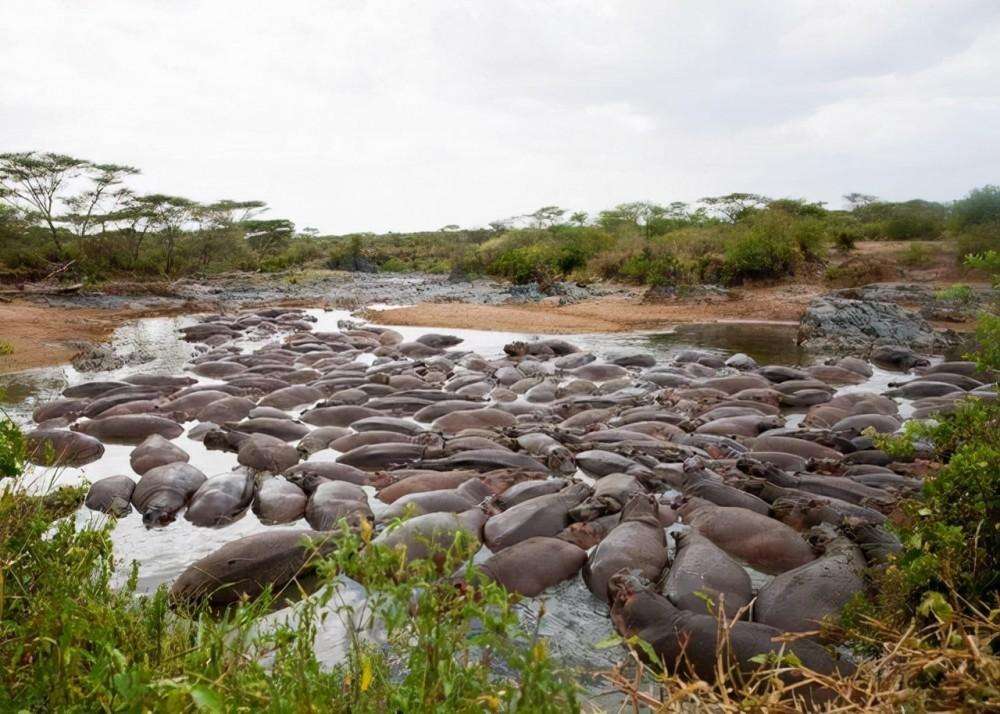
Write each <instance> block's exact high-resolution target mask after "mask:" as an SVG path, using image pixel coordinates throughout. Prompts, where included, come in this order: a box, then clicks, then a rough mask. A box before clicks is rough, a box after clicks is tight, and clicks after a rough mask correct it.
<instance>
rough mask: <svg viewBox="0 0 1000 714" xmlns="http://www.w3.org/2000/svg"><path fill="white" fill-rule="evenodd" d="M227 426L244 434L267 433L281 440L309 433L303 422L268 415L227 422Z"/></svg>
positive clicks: (298, 437)
mask: <svg viewBox="0 0 1000 714" xmlns="http://www.w3.org/2000/svg"><path fill="white" fill-rule="evenodd" d="M228 426H231V427H232V428H233V429H236V430H237V431H241V432H243V433H244V434H267V435H268V436H273V437H275V438H276V439H281V440H282V441H298V440H299V439H301V438H302V437H304V436H305V435H306V434H308V433H309V427H308V426H306V425H305V424H299V423H298V422H295V421H291V420H290V419H272V418H269V417H258V418H254V419H246V420H244V421H241V422H238V423H236V424H229V425H228Z"/></svg>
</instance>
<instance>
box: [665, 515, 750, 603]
mask: <svg viewBox="0 0 1000 714" xmlns="http://www.w3.org/2000/svg"><path fill="white" fill-rule="evenodd" d="M672 536H673V539H674V542H675V543H676V545H677V552H676V553H675V555H674V562H673V563H671V564H670V570H669V571H668V573H667V577H666V580H665V581H664V583H663V594H664V595H665V596H666V598H667V599H668V600H669V601H670V602H672V603H673V604H674V605H676V606H677V607H679V608H681V609H682V610H690V611H691V612H697V613H701V614H706V615H712V616H713V617H715V616H717V615H718V610H719V607H721V608H722V611H723V613H725V616H726V619H727V620H732V619H733V618H735V617H736V616H737V615H739V614H740V613H741V611H742V613H743V618H744V619H745V618H746V616H747V614H748V612H749V608H747V605H749V604H750V601H751V600H752V599H753V586H752V584H751V582H750V576H749V575H748V574H747V571H746V570H744V569H743V567H742V566H741V565H740V564H739V563H737V562H736V561H735V560H733V559H732V558H730V557H729V556H728V555H726V552H725V551H724V550H722V549H721V548H719V547H718V546H717V545H715V543H713V542H712V541H710V540H709V539H708V538H705V537H704V536H703V535H701V534H700V533H698V532H697V531H694V530H690V531H684V532H683V533H673V534H672Z"/></svg>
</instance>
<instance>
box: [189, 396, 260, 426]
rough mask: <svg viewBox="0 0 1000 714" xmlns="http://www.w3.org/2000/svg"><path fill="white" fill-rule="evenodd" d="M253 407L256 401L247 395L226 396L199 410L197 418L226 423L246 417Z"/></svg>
mask: <svg viewBox="0 0 1000 714" xmlns="http://www.w3.org/2000/svg"><path fill="white" fill-rule="evenodd" d="M253 408H254V402H252V401H251V400H249V399H247V398H246V397H225V398H224V399H219V400H218V401H214V402H212V403H211V404H209V405H208V406H206V407H205V408H204V409H202V410H201V411H199V412H198V414H197V415H196V416H195V418H196V419H197V420H198V421H210V422H214V423H216V424H225V423H226V422H230V421H239V420H240V419H245V418H246V416H247V415H248V414H249V413H250V412H251V411H252V410H253Z"/></svg>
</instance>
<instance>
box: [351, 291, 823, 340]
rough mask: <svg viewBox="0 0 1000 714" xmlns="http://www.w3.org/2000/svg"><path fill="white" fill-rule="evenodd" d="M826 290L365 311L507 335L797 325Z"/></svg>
mask: <svg viewBox="0 0 1000 714" xmlns="http://www.w3.org/2000/svg"><path fill="white" fill-rule="evenodd" d="M822 292H823V288H822V287H821V286H817V285H804V284H792V285H778V286H772V287H758V288H747V289H743V290H734V291H732V299H730V300H723V301H720V302H709V301H706V300H698V299H687V300H672V301H665V302H659V303H642V302H639V301H638V300H633V299H627V298H621V297H607V298H597V299H595V300H586V301H583V302H578V303H575V304H572V305H550V304H545V303H538V304H516V305H479V304H470V303H421V304H420V305H414V306H412V307H400V308H391V309H388V310H367V311H365V313H364V315H365V317H367V318H368V319H371V320H377V321H378V322H381V323H383V324H387V325H419V326H424V327H460V328H471V329H478V330H502V331H507V332H546V333H553V334H571V333H580V332H627V331H630V330H647V329H654V328H659V327H664V326H667V325H673V324H677V323H681V322H718V321H725V320H766V321H783V322H784V321H787V322H795V321H798V319H799V316H800V315H801V314H802V311H803V310H804V309H805V306H806V305H807V304H808V303H809V300H811V299H812V298H813V297H815V296H816V295H818V294H820V293H822Z"/></svg>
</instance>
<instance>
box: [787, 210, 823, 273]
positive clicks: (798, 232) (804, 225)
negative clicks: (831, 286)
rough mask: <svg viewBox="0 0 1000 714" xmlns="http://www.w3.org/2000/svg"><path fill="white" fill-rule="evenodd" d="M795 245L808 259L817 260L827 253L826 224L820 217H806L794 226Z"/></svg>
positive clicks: (804, 257)
mask: <svg viewBox="0 0 1000 714" xmlns="http://www.w3.org/2000/svg"><path fill="white" fill-rule="evenodd" d="M792 238H793V239H794V240H795V245H796V247H797V248H798V250H799V253H800V254H801V255H802V258H803V259H805V260H807V261H812V262H816V261H819V260H822V259H823V256H825V255H826V242H827V235H826V224H825V223H824V222H823V221H822V220H821V219H819V218H805V219H803V220H800V221H797V222H796V223H795V224H794V225H793V226H792Z"/></svg>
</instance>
